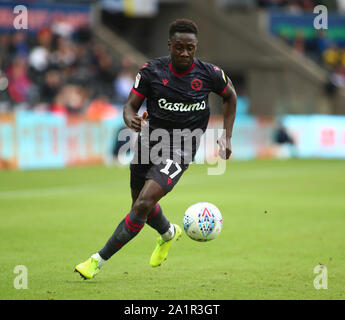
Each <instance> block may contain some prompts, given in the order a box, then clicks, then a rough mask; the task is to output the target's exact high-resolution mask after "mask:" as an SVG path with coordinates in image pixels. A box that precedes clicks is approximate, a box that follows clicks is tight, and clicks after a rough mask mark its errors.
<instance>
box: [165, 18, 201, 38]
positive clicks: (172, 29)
mask: <svg viewBox="0 0 345 320" xmlns="http://www.w3.org/2000/svg"><path fill="white" fill-rule="evenodd" d="M176 32H182V33H194V34H195V35H196V36H197V35H198V26H197V25H196V23H195V22H194V21H192V20H189V19H176V20H175V21H173V22H172V23H171V24H170V26H169V38H170V39H171V38H172V36H173V35H174V34H175V33H176Z"/></svg>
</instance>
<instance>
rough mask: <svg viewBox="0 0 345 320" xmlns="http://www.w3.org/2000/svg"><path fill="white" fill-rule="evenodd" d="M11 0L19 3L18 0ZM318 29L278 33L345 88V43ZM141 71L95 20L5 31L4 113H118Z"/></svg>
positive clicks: (267, 0) (304, 5) (298, 9)
mask: <svg viewBox="0 0 345 320" xmlns="http://www.w3.org/2000/svg"><path fill="white" fill-rule="evenodd" d="M1 2H6V3H11V1H0V3H1ZM29 2H30V3H35V1H29ZM37 2H39V1H37ZM41 2H42V1H41ZM48 2H50V1H48ZM51 2H52V3H53V2H54V1H51ZM77 2H83V1H77ZM86 2H89V1H86ZM93 2H94V1H93ZM117 2H119V1H116V0H114V3H117ZM220 2H222V1H220ZM223 2H226V1H223ZM230 2H231V0H230ZM234 2H236V1H234ZM237 2H238V1H237ZM244 2H246V1H244ZM249 2H250V3H254V2H255V3H256V7H257V8H258V9H261V10H279V11H281V12H285V13H289V14H296V15H298V14H303V13H312V12H313V10H314V8H315V6H316V5H318V4H323V5H327V8H329V10H330V11H331V12H337V13H345V0H324V1H317V0H255V1H249ZM12 3H13V4H16V1H12ZM55 3H57V2H55ZM63 3H66V2H65V1H63ZM91 3H92V1H91ZM107 3H108V2H107ZM315 32H316V36H315V37H312V38H310V37H309V38H308V37H306V35H305V34H304V32H303V30H301V31H300V32H298V34H297V35H295V36H294V37H289V36H287V35H286V34H284V33H283V32H282V33H281V34H280V35H279V37H280V38H281V39H282V40H283V41H285V42H286V43H287V44H289V45H290V46H291V47H292V48H293V50H294V51H295V52H297V53H299V54H302V55H308V56H309V57H310V58H311V59H313V60H314V61H315V62H317V63H319V64H321V65H322V66H324V68H325V69H326V70H327V71H328V72H329V73H330V77H329V79H330V82H329V85H330V87H331V88H332V87H340V88H345V48H344V47H339V45H338V44H337V43H336V42H333V41H332V40H331V39H330V38H329V37H327V33H326V32H324V31H323V30H320V31H315ZM137 70H138V66H137V64H136V63H135V60H134V58H133V57H132V56H131V55H130V53H129V54H128V55H124V56H121V55H120V56H119V55H118V56H116V59H114V55H113V54H111V53H109V48H107V47H106V46H105V45H104V44H103V43H102V42H100V41H99V40H98V39H96V38H95V37H94V34H93V30H92V27H91V26H90V25H84V26H82V27H80V28H79V29H77V30H75V29H74V28H73V27H72V26H71V25H69V24H68V23H66V22H65V21H63V19H61V21H59V20H58V19H57V20H56V21H52V22H51V24H49V25H46V26H44V27H43V28H41V29H39V30H38V31H37V32H35V33H29V32H27V31H26V30H22V31H20V30H18V31H17V30H13V31H12V32H4V31H2V32H0V112H12V111H16V110H21V109H33V110H46V111H50V112H53V113H63V114H87V113H88V114H89V115H90V116H91V117H93V116H99V115H97V112H96V110H102V112H105V113H107V112H110V113H114V112H117V111H118V110H121V107H122V106H123V104H124V102H125V101H126V99H127V96H128V93H129V91H130V88H131V87H132V84H133V81H134V77H135V74H136V72H137ZM235 82H236V79H235ZM239 82H240V81H239ZM238 88H239V91H240V93H241V96H242V95H243V98H244V99H248V96H247V93H246V92H242V87H241V84H240V83H239V84H238ZM244 91H245V90H244Z"/></svg>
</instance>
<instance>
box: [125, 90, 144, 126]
mask: <svg viewBox="0 0 345 320" xmlns="http://www.w3.org/2000/svg"><path fill="white" fill-rule="evenodd" d="M144 100H145V98H143V97H140V96H138V95H137V94H135V93H134V92H133V91H132V92H131V93H130V94H129V96H128V100H127V102H126V104H125V106H124V108H123V120H124V121H125V124H126V126H127V127H128V128H130V129H132V130H134V131H136V132H140V131H141V126H142V124H143V121H145V119H146V117H147V112H146V111H145V112H144V114H143V115H142V117H140V116H139V115H138V111H139V109H140V107H141V105H142V103H143V102H144Z"/></svg>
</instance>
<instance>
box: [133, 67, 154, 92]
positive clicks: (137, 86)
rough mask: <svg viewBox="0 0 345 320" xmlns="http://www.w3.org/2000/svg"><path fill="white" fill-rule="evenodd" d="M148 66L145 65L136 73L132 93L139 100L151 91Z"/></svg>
mask: <svg viewBox="0 0 345 320" xmlns="http://www.w3.org/2000/svg"><path fill="white" fill-rule="evenodd" d="M150 79H151V75H150V65H149V63H145V64H144V65H143V66H142V67H141V69H140V70H139V72H138V73H137V75H136V77H135V80H134V84H133V88H132V92H133V93H135V94H136V95H137V96H139V97H141V98H146V97H147V96H148V95H149V94H150V91H151V80H150Z"/></svg>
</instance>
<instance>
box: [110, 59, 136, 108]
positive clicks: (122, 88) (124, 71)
mask: <svg viewBox="0 0 345 320" xmlns="http://www.w3.org/2000/svg"><path fill="white" fill-rule="evenodd" d="M135 75H136V68H135V64H134V59H133V58H132V57H131V56H126V57H124V58H123V59H122V61H121V70H120V72H119V74H118V75H117V77H116V78H115V81H114V91H115V96H116V98H117V100H116V102H117V103H119V104H124V103H125V102H126V101H127V98H128V95H129V93H130V91H131V89H132V87H133V83H134V80H135Z"/></svg>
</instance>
